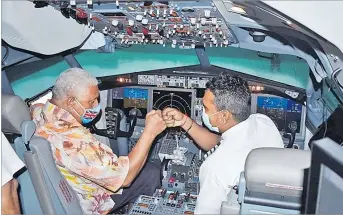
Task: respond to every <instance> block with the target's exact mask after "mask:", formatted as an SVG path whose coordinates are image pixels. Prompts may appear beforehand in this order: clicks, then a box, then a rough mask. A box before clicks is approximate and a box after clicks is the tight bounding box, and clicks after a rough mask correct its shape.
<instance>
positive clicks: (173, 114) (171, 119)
mask: <svg viewBox="0 0 343 215" xmlns="http://www.w3.org/2000/svg"><path fill="white" fill-rule="evenodd" d="M162 116H163V120H164V121H165V123H166V126H167V127H177V126H181V125H183V124H184V123H185V121H186V120H187V117H186V116H185V115H184V114H183V113H181V112H180V111H178V110H177V109H175V108H165V109H164V110H163V111H162Z"/></svg>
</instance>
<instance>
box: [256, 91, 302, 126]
mask: <svg viewBox="0 0 343 215" xmlns="http://www.w3.org/2000/svg"><path fill="white" fill-rule="evenodd" d="M256 112H257V113H261V114H265V115H267V116H269V118H271V119H272V120H273V121H274V123H275V125H276V127H277V128H278V130H279V131H282V132H291V131H295V132H296V133H300V125H301V115H302V105H301V104H297V103H296V102H294V101H293V100H290V99H286V98H281V97H275V96H258V97H257V110H256Z"/></svg>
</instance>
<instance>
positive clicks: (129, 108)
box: [26, 66, 306, 214]
mask: <svg viewBox="0 0 343 215" xmlns="http://www.w3.org/2000/svg"><path fill="white" fill-rule="evenodd" d="M223 71H225V72H229V73H232V75H237V74H239V73H238V72H236V71H229V70H226V69H222V68H219V67H201V66H190V67H179V68H172V69H161V70H156V71H146V72H137V73H129V74H124V75H114V76H107V77H104V78H98V80H99V88H100V90H101V91H102V93H101V96H106V98H105V97H102V98H101V102H105V103H102V104H103V105H104V106H103V116H102V118H103V119H102V120H101V119H100V121H99V122H98V123H97V124H95V125H91V126H90V128H91V131H92V132H93V133H94V135H99V136H104V137H107V138H109V139H110V141H109V142H110V146H111V148H112V149H113V150H114V151H115V152H116V153H117V154H118V155H127V154H128V153H129V152H130V150H131V149H132V148H133V147H134V146H135V144H136V142H137V141H138V140H139V138H140V135H141V133H142V132H143V130H144V124H145V117H146V114H147V113H148V112H149V111H150V110H163V109H164V108H166V107H173V108H176V109H178V110H179V111H181V112H182V113H184V114H186V115H187V116H189V117H191V118H192V119H193V120H194V121H195V122H196V123H198V124H199V125H203V121H202V111H203V105H202V97H203V95H204V92H205V90H206V83H207V82H208V81H209V80H210V79H211V78H212V77H214V76H216V75H218V74H219V73H220V72H223ZM239 75H242V76H243V77H244V78H245V79H246V80H248V83H249V88H250V90H251V92H252V97H251V113H252V114H253V113H261V114H265V115H267V116H269V117H270V118H271V119H272V120H273V121H274V123H275V125H276V127H277V128H278V130H279V131H280V135H282V137H283V140H284V146H285V148H293V149H299V150H300V149H304V146H305V145H304V143H305V110H306V109H305V108H304V106H303V104H301V101H298V100H296V99H294V98H292V96H294V95H297V96H298V97H299V98H301V93H302V91H301V90H299V91H298V92H299V93H298V92H297V91H295V90H296V89H295V88H290V87H288V86H286V85H280V84H278V83H274V82H270V81H268V80H266V79H265V80H263V79H259V80H256V79H257V77H253V76H250V75H246V74H239ZM273 92H274V93H273ZM285 92H286V93H285ZM272 94H274V95H272ZM275 94H276V95H277V94H279V95H282V94H283V96H276V95H275ZM50 96H51V91H50V90H47V91H46V92H44V93H42V94H41V95H39V96H35V97H34V98H32V99H28V100H26V101H27V103H28V104H29V105H32V104H35V103H39V102H44V101H43V100H46V99H48V98H49V97H50ZM101 121H102V123H103V124H105V126H104V128H105V129H104V128H102V129H101V128H98V127H97V126H98V125H99V124H101ZM218 144H220V143H218ZM217 147H218V145H216V146H215V147H213V148H212V149H211V150H209V151H204V150H202V149H200V148H199V147H198V146H197V144H196V143H195V142H194V141H193V140H192V139H191V138H190V137H189V136H188V135H186V133H185V131H184V130H183V129H182V128H177V127H176V128H167V129H166V130H165V131H164V132H163V133H162V134H160V135H159V137H158V138H157V139H156V140H155V144H154V145H153V147H152V149H151V151H150V153H149V158H148V160H149V161H150V162H156V161H159V162H161V163H162V170H161V175H163V177H162V188H161V189H158V190H157V191H156V193H155V195H154V196H141V197H140V198H139V199H138V200H137V201H136V203H135V205H134V207H133V208H132V210H131V212H130V214H145V213H151V214H166V213H173V214H191V213H193V211H194V208H195V202H196V197H197V194H198V193H199V189H200V184H199V169H200V166H201V164H202V162H203V161H204V160H205V159H206V158H207V157H208V156H210V154H211V153H213V152H214V151H215V150H216V148H217Z"/></svg>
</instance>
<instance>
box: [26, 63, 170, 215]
mask: <svg viewBox="0 0 343 215" xmlns="http://www.w3.org/2000/svg"><path fill="white" fill-rule="evenodd" d="M97 85H98V82H97V80H96V79H95V78H94V77H92V76H91V75H90V74H89V73H87V72H85V71H84V70H82V69H77V68H72V69H68V70H67V71H65V72H63V73H62V74H61V75H60V76H59V78H58V79H57V81H56V84H55V86H54V88H53V95H52V99H51V100H49V101H47V102H46V104H45V105H44V106H42V105H40V106H35V107H34V108H33V109H32V116H33V119H34V121H35V123H36V124H37V132H36V133H37V134H38V135H40V136H42V137H44V138H46V139H47V140H49V141H50V143H51V148H52V152H53V156H54V158H55V161H56V164H57V167H58V168H59V170H60V171H61V173H62V174H63V176H64V177H65V178H66V180H67V181H68V183H69V184H70V185H71V187H72V188H73V189H74V190H75V192H76V193H77V195H78V197H79V200H80V203H81V206H82V208H83V210H84V213H85V214H107V213H109V212H112V211H113V210H114V209H117V208H119V207H121V206H123V205H125V204H126V203H128V202H130V201H132V200H134V199H135V198H136V197H137V196H138V195H141V194H145V195H151V194H153V192H154V191H155V189H156V188H157V187H158V186H160V169H159V168H158V167H157V166H155V165H154V164H151V163H147V164H146V165H145V162H146V159H147V156H148V152H149V150H150V147H151V145H152V143H153V141H154V139H155V137H156V136H157V135H158V134H159V133H160V132H162V131H163V130H164V129H165V128H166V126H165V123H164V121H163V119H162V115H161V111H151V112H150V113H148V114H147V116H146V122H145V129H144V132H143V133H142V135H141V137H140V139H139V141H138V142H137V144H136V146H135V147H134V148H133V149H132V151H131V152H130V153H129V155H128V156H120V157H118V156H116V155H115V154H114V153H113V152H112V150H111V148H109V147H108V146H107V145H105V144H102V143H101V142H99V141H97V140H96V139H95V137H94V136H93V135H92V134H91V133H90V132H89V131H88V130H87V129H86V128H85V127H84V126H83V124H85V123H90V122H91V121H92V120H94V119H95V118H96V116H97V115H98V114H99V112H100V104H99V89H98V86H97ZM121 188H124V189H121Z"/></svg>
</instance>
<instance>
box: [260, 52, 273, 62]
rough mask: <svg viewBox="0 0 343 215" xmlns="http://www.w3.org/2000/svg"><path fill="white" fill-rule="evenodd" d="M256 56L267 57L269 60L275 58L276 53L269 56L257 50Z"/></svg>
mask: <svg viewBox="0 0 343 215" xmlns="http://www.w3.org/2000/svg"><path fill="white" fill-rule="evenodd" d="M257 56H259V57H261V58H265V59H269V60H274V59H275V58H276V54H272V56H270V57H269V56H265V55H262V54H261V53H260V52H257Z"/></svg>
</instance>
